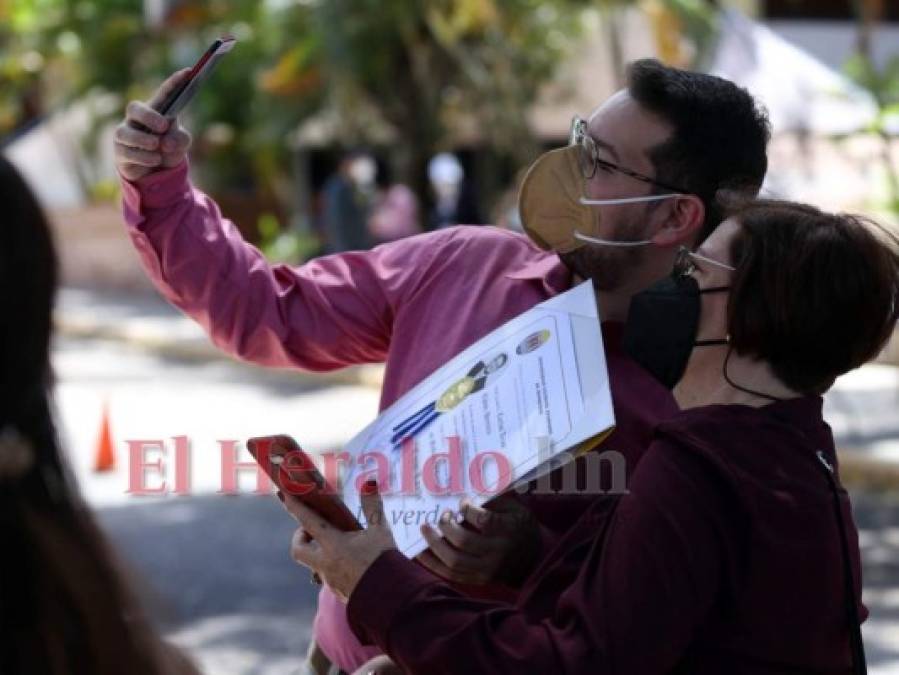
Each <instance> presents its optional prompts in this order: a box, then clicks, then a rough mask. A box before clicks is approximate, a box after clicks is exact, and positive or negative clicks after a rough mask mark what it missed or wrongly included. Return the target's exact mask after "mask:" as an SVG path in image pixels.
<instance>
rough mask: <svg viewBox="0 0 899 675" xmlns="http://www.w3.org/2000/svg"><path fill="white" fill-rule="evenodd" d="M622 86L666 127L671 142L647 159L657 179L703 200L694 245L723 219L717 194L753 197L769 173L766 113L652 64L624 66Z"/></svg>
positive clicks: (710, 83)
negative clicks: (701, 219)
mask: <svg viewBox="0 0 899 675" xmlns="http://www.w3.org/2000/svg"><path fill="white" fill-rule="evenodd" d="M627 88H628V93H630V95H631V97H632V98H633V99H634V100H635V101H636V102H637V103H639V104H640V105H641V106H642V107H643V108H645V109H646V110H648V111H650V112H652V113H654V114H656V115H658V116H659V117H661V118H662V119H664V120H666V121H667V122H668V123H669V124H670V125H671V126H672V127H673V131H672V133H671V137H670V138H669V139H668V140H666V141H664V142H663V143H660V144H659V145H657V146H656V147H655V148H653V149H652V150H651V151H650V153H649V156H650V159H651V160H652V163H653V165H654V166H655V170H656V178H657V179H658V180H660V181H662V182H664V183H668V184H669V185H676V186H678V187H680V188H682V189H683V190H685V191H687V192H689V193H692V194H695V195H697V196H698V197H699V198H700V199H702V201H703V204H704V205H705V211H706V213H705V220H704V222H703V227H702V230H701V231H700V233H699V237H698V241H700V242H701V241H703V240H704V239H705V238H706V237H707V236H708V235H709V234H711V232H712V230H714V229H715V227H716V226H717V225H718V224H719V223H720V222H721V221H722V220H723V218H722V211H721V209H720V205H719V204H718V202H717V201H716V199H715V196H716V194H717V193H718V191H719V190H730V191H733V192H740V193H743V194H745V195H747V196H751V197H754V196H755V195H757V194H758V191H759V189H760V188H761V186H762V182H763V181H764V179H765V172H766V171H767V170H768V156H767V146H768V141H769V140H770V138H771V129H770V125H769V123H768V117H767V114H766V113H765V111H764V110H763V109H761V108H760V107H759V106H758V105H757V104H756V102H755V100H754V99H753V98H752V96H751V95H750V94H749V92H747V91H746V90H745V89H742V88H740V87H738V86H737V85H735V84H734V83H733V82H731V81H729V80H725V79H723V78H720V77H715V76H714V75H707V74H705V73H695V72H692V71H689V70H679V69H677V68H671V67H669V66H666V65H664V64H662V63H660V62H659V61H656V60H655V59H641V60H639V61H634V62H633V63H631V64H630V65H629V66H628V69H627Z"/></svg>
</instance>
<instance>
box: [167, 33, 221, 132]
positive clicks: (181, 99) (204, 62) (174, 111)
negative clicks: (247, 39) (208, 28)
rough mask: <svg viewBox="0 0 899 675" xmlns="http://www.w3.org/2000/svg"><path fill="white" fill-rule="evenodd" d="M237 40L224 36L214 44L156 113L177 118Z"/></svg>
mask: <svg viewBox="0 0 899 675" xmlns="http://www.w3.org/2000/svg"><path fill="white" fill-rule="evenodd" d="M236 42H237V40H236V38H234V37H233V36H231V35H223V36H222V37H220V38H218V39H217V40H216V41H215V42H213V43H212V44H211V45H210V46H209V49H207V50H206V52H205V53H204V54H203V56H201V57H200V60H199V61H197V62H196V63H195V64H194V66H193V68H191V70H190V74H189V75H188V76H187V79H185V80H184V81H183V82H182V83H181V84H180V85H179V86H178V87H177V88H176V89H175V90H174V91H172V93H170V94H169V95H168V96H167V97H166V99H165V100H164V101H163V102H162V103H160V104H159V105H158V106H157V107H156V112H158V113H161V114H163V115H165V116H166V117H176V116H177V115H178V113H180V112H181V111H182V110H183V109H184V106H186V105H187V104H188V103H189V102H190V100H191V99H192V98H193V97H194V94H195V93H196V92H197V89H198V88H199V86H200V85H201V84H203V82H204V81H205V80H206V78H207V77H209V74H210V73H211V72H212V70H213V68H215V66H216V64H217V63H218V62H219V61H220V60H221V58H222V57H223V56H224V55H225V54H227V53H228V52H230V51H231V49H232V48H233V47H234V45H235V44H236Z"/></svg>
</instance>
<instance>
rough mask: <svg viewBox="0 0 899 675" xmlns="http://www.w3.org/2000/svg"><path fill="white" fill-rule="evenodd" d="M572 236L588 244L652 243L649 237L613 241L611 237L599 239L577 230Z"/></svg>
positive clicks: (630, 244)
mask: <svg viewBox="0 0 899 675" xmlns="http://www.w3.org/2000/svg"><path fill="white" fill-rule="evenodd" d="M574 238H575V239H578V240H580V241H585V242H587V243H588V244H596V245H597V246H647V245H649V244H651V243H652V242H651V241H650V240H649V239H641V240H640V241H613V240H611V239H600V238H599V237H591V236H589V235H586V234H581V233H580V232H578V231H577V230H575V231H574Z"/></svg>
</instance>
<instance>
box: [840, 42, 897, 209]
mask: <svg viewBox="0 0 899 675" xmlns="http://www.w3.org/2000/svg"><path fill="white" fill-rule="evenodd" d="M845 72H846V73H847V74H848V75H849V77H850V78H852V80H853V81H854V82H855V83H856V84H858V85H859V86H861V87H863V88H864V89H866V90H867V91H868V92H869V93H870V94H871V95H872V96H873V98H874V100H875V102H876V103H877V115H876V116H875V118H874V120H873V121H872V122H871V125H870V127H869V129H868V131H870V132H871V133H873V134H876V135H877V136H879V137H880V139H881V143H882V152H881V157H882V162H883V166H884V169H885V170H886V180H887V186H888V190H889V193H888V197H887V201H888V204H887V208H889V209H890V210H892V211H893V213H894V214H896V215H897V216H899V168H897V167H896V166H895V163H894V161H893V158H892V153H891V150H892V144H893V139H892V137H891V136H890V132H889V129H888V126H889V124H897V123H899V54H896V55H895V56H893V57H892V58H891V59H890V60H889V61H888V62H887V63H886V64H885V65H884V66H883V67H882V68H880V69H878V68H877V66H876V65H875V64H874V62H873V61H872V60H871V59H870V58H869V57H868V56H867V55H865V54H856V55H854V56H853V57H852V58H851V59H850V60H849V61H848V62H847V63H846V66H845Z"/></svg>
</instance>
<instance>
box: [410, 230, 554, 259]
mask: <svg viewBox="0 0 899 675" xmlns="http://www.w3.org/2000/svg"><path fill="white" fill-rule="evenodd" d="M421 237H423V238H426V239H428V240H430V241H432V242H434V243H440V244H444V245H448V246H469V245H476V246H494V247H500V248H507V249H509V250H516V251H522V252H533V253H535V254H538V253H541V251H540V249H538V248H537V247H536V246H535V245H534V243H533V242H531V240H530V239H528V238H527V237H526V236H525V235H523V234H521V233H519V232H513V231H512V230H506V229H503V228H501V227H496V226H494V225H454V226H452V227H446V228H443V229H440V230H435V231H433V232H427V233H426V234H423V235H421Z"/></svg>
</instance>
